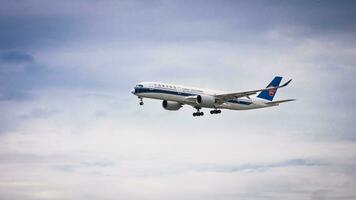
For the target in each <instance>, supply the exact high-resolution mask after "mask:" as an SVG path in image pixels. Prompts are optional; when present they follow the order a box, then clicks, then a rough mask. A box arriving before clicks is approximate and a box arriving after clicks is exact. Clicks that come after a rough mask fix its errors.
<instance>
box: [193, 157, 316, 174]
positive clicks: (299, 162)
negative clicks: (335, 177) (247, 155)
mask: <svg viewBox="0 0 356 200" xmlns="http://www.w3.org/2000/svg"><path fill="white" fill-rule="evenodd" d="M315 165H319V164H317V163H315V162H310V161H306V160H304V159H291V160H286V161H282V162H277V163H271V164H244V165H231V166H216V165H210V166H209V165H202V166H201V167H198V168H197V169H198V171H206V172H238V171H248V172H258V171H265V170H269V169H272V168H278V167H289V166H315Z"/></svg>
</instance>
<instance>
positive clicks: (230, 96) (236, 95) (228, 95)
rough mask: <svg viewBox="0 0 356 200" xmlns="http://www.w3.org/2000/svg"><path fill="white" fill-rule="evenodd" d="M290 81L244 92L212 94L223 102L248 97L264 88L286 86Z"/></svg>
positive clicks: (273, 88)
mask: <svg viewBox="0 0 356 200" xmlns="http://www.w3.org/2000/svg"><path fill="white" fill-rule="evenodd" d="M291 81H292V79H290V80H289V81H287V82H286V83H284V84H283V85H280V86H278V87H268V88H263V89H257V90H250V91H244V92H235V93H226V94H218V95H214V97H216V98H217V99H218V100H220V101H221V102H225V101H228V100H232V99H235V98H240V97H247V98H249V96H250V95H254V94H256V93H257V92H261V91H264V90H271V89H272V90H275V89H278V88H282V87H285V86H287V85H288V84H289V83H290V82H291Z"/></svg>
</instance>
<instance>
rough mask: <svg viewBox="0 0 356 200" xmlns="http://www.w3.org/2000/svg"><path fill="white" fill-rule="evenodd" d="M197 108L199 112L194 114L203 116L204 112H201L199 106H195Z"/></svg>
mask: <svg viewBox="0 0 356 200" xmlns="http://www.w3.org/2000/svg"><path fill="white" fill-rule="evenodd" d="M195 109H197V112H195V113H193V116H194V117H196V116H203V115H204V113H203V112H200V108H199V107H195Z"/></svg>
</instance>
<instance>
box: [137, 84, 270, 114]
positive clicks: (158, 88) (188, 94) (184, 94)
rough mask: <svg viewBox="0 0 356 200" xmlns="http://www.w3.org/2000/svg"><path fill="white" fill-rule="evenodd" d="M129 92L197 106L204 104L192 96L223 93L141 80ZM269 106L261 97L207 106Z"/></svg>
mask: <svg viewBox="0 0 356 200" xmlns="http://www.w3.org/2000/svg"><path fill="white" fill-rule="evenodd" d="M131 92H132V93H133V94H134V95H136V96H138V97H140V98H151V99H159V100H167V101H173V102H178V103H181V104H187V105H191V106H193V107H198V108H202V107H205V106H201V105H199V104H198V103H197V102H196V101H192V97H196V96H197V95H207V96H214V95H219V94H223V93H224V92H222V91H214V90H207V89H200V88H194V87H188V86H181V85H175V84H167V83H159V82H141V83H139V84H138V85H136V86H135V88H134V89H133V90H132V91H131ZM271 106H272V105H269V104H266V101H265V100H263V99H259V98H246V97H242V98H238V99H234V100H229V101H227V102H224V103H219V104H214V106H212V107H208V108H216V109H231V110H248V109H256V108H264V107H271Z"/></svg>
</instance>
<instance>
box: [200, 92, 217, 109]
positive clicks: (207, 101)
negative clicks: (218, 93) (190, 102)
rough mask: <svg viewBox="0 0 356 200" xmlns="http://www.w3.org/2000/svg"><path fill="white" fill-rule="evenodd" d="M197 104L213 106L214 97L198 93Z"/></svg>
mask: <svg viewBox="0 0 356 200" xmlns="http://www.w3.org/2000/svg"><path fill="white" fill-rule="evenodd" d="M196 101H197V104H198V105H199V106H201V107H208V108H214V107H215V106H214V105H215V97H213V96H209V95H198V96H197V100H196Z"/></svg>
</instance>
